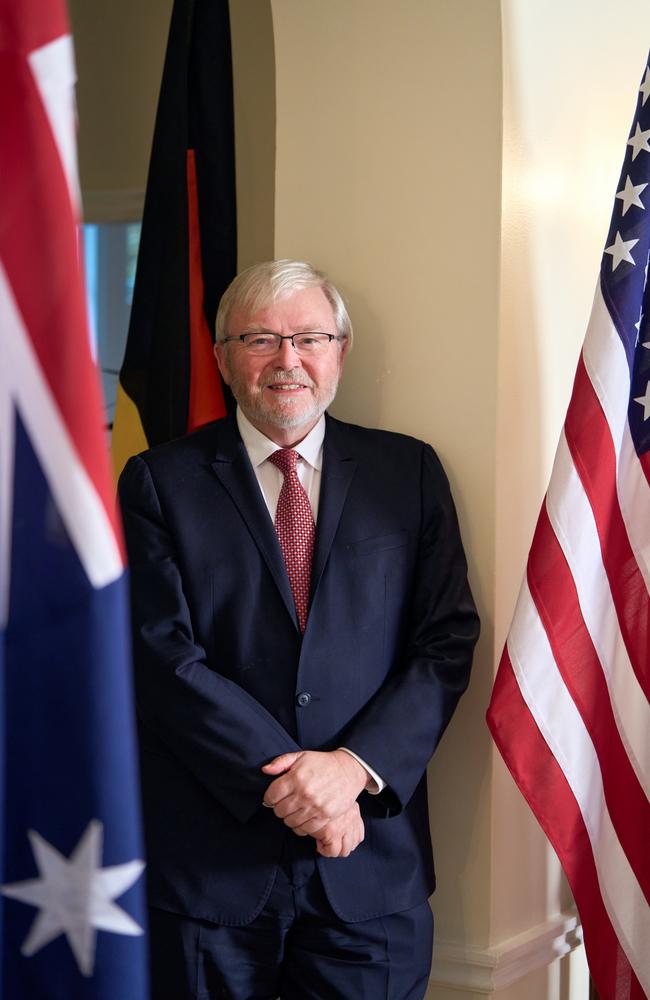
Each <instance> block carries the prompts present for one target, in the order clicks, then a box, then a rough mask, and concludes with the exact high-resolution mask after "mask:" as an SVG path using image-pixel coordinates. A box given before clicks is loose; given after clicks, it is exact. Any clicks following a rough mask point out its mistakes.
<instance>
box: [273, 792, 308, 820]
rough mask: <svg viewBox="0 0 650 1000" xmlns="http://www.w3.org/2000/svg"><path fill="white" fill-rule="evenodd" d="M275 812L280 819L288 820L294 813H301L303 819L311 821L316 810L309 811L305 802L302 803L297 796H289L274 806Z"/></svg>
mask: <svg viewBox="0 0 650 1000" xmlns="http://www.w3.org/2000/svg"><path fill="white" fill-rule="evenodd" d="M273 811H274V813H275V815H276V816H277V817H278V819H286V817H287V816H291V815H293V813H300V814H301V816H302V817H303V819H309V817H310V816H312V815H313V814H314V810H313V809H308V808H307V807H306V806H305V804H304V802H300V801H299V800H298V799H297V798H296V796H295V795H287V796H285V798H283V799H280V800H279V801H277V802H276V803H275V805H274V806H273Z"/></svg>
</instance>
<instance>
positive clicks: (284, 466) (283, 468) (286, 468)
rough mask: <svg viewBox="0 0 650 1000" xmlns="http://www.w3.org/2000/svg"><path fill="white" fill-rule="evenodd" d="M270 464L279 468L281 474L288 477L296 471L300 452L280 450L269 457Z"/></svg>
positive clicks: (291, 449) (286, 449)
mask: <svg viewBox="0 0 650 1000" xmlns="http://www.w3.org/2000/svg"><path fill="white" fill-rule="evenodd" d="M269 462H272V463H273V465H275V466H277V468H278V469H279V470H280V472H281V473H282V474H283V475H284V476H286V475H287V474H288V473H291V472H295V471H296V465H297V464H298V452H297V451H294V450H293V448H280V449H278V451H274V452H273V454H272V455H269Z"/></svg>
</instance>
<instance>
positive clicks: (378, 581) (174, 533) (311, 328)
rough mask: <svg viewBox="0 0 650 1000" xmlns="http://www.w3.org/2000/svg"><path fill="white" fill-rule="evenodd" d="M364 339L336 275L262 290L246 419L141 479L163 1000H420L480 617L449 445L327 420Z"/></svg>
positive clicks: (146, 748) (136, 504)
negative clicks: (438, 789) (440, 762)
mask: <svg viewBox="0 0 650 1000" xmlns="http://www.w3.org/2000/svg"><path fill="white" fill-rule="evenodd" d="M351 336H352V330H351V325H350V320H349V317H348V314H347V311H346V308H345V305H344V303H343V301H342V299H341V296H340V295H339V293H338V292H337V290H336V289H335V288H334V286H333V285H332V284H331V282H330V281H329V280H328V279H327V278H326V276H325V275H324V274H322V273H321V272H319V271H316V270H315V269H314V268H313V267H312V266H311V265H309V264H305V263H301V262H296V261H274V262H270V263H265V264H259V265H256V266H255V267H253V268H250V269H249V270H248V271H245V272H243V273H242V274H241V275H239V277H237V278H236V279H235V281H234V282H233V283H232V285H231V286H230V287H229V289H228V290H227V291H226V293H225V295H224V296H223V299H222V301H221V304H220V307H219V313H218V316H217V343H216V346H215V354H216V358H217V363H218V365H219V369H220V371H221V374H222V376H223V378H224V380H225V382H226V383H227V384H228V385H229V386H230V387H231V389H232V391H233V394H234V396H235V399H236V400H237V404H238V405H237V412H236V414H235V415H233V416H232V417H228V418H226V419H225V420H221V421H217V422H216V423H214V424H211V425H209V426H207V427H204V428H202V429H201V430H199V431H197V432H196V433H194V434H192V435H190V436H188V437H186V438H184V439H182V440H179V441H175V442H172V443H170V444H167V445H163V446H161V447H159V448H156V449H153V450H152V451H149V452H146V453H145V454H143V455H141V456H139V457H137V458H134V459H132V460H131V461H130V462H129V463H128V465H127V467H126V469H125V471H124V473H123V476H122V479H121V482H120V497H121V502H122V510H123V515H124V524H125V531H126V539H127V546H128V552H129V559H130V565H131V576H132V603H133V627H134V656H135V672H136V688H137V704H138V716H139V728H140V737H141V760H142V789H143V801H144V814H145V829H146V838H147V853H148V864H149V902H150V907H151V908H150V934H151V953H152V978H153V984H154V985H153V995H154V998H155V1000H185V998H190V997H192V998H202V1000H208V998H217V997H229V998H233V1000H252V998H260V1000H261V998H269V1000H272V998H275V997H281V998H283V1000H309V998H320V1000H335V998H341V1000H362V998H363V1000H379V998H383V997H385V998H391V1000H407V998H409V1000H415V998H420V997H422V996H423V995H424V992H425V990H426V983H427V978H428V971H429V966H430V960H431V942H432V921H431V913H430V910H429V906H428V902H427V900H428V897H429V895H430V894H431V892H432V891H433V889H434V872H433V862H432V856H431V844H430V837H429V823H428V811H427V791H426V778H425V770H426V766H427V762H428V761H429V759H430V757H431V755H432V753H433V751H434V749H435V747H436V745H437V743H438V741H439V739H440V737H441V735H442V733H443V731H444V729H445V726H446V725H447V723H448V722H449V719H450V717H451V714H452V712H453V711H454V708H455V706H456V703H457V701H458V698H459V697H460V695H461V694H462V692H463V690H464V689H465V687H466V685H467V681H468V677H469V669H470V663H471V657H472V650H473V647H474V643H475V641H476V638H477V635H478V619H477V616H476V612H475V609H474V605H473V602H472V598H471V594H470V591H469V587H468V584H467V575H466V573H467V569H466V563H465V557H464V555H463V549H462V545H461V541H460V537H459V533H458V525H457V521H456V515H455V512H454V507H453V503H452V500H451V496H450V493H449V488H448V484H447V480H446V478H445V475H444V472H443V471H442V468H441V466H440V463H439V462H438V460H437V458H436V456H435V455H434V453H433V451H432V450H431V448H430V447H429V446H428V445H426V444H423V443H422V442H420V441H416V440H414V439H412V438H409V437H405V436H403V435H400V434H391V433H387V432H384V431H378V430H368V429H366V428H363V427H357V426H353V425H350V424H345V423H341V422H340V421H338V420H334V419H333V418H331V417H329V416H328V415H326V412H325V411H326V409H327V407H328V406H329V404H330V403H331V402H332V400H333V398H334V395H335V393H336V389H337V385H338V382H339V379H340V377H341V373H342V371H343V366H344V362H345V358H346V354H347V351H348V350H349V347H350V342H351Z"/></svg>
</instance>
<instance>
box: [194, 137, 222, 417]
mask: <svg viewBox="0 0 650 1000" xmlns="http://www.w3.org/2000/svg"><path fill="white" fill-rule="evenodd" d="M187 208H188V232H189V240H188V245H189V285H190V399H189V406H188V413H187V429H188V431H193V430H195V429H196V428H197V427H202V426H203V424H207V423H209V422H210V421H211V420H217V419H218V418H219V417H225V415H226V404H225V401H224V398H223V388H222V385H221V379H220V377H219V372H218V370H217V363H216V361H215V357H214V353H213V350H212V336H211V334H210V330H209V329H208V324H207V321H206V318H205V312H204V311H203V290H204V286H203V263H202V260H201V226H200V220H199V198H198V188H197V182H196V159H195V157H194V150H193V149H188V151H187Z"/></svg>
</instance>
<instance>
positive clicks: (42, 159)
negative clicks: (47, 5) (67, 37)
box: [0, 52, 121, 538]
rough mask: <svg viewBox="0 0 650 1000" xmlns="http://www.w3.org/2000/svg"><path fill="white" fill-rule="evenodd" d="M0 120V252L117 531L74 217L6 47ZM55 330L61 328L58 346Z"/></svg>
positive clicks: (38, 111) (37, 114)
mask: <svg viewBox="0 0 650 1000" xmlns="http://www.w3.org/2000/svg"><path fill="white" fill-rule="evenodd" d="M0 118H1V119H2V123H3V140H2V142H1V143H0V176H1V177H2V186H3V188H2V189H3V215H2V223H1V225H0V257H1V258H2V262H3V265H4V267H5V270H6V272H7V275H8V278H9V282H10V284H11V287H12V291H13V294H14V297H15V299H16V301H17V304H18V307H19V309H20V312H21V314H22V317H23V320H24V322H25V326H26V328H27V331H28V334H29V337H30V339H31V342H32V345H33V348H34V351H35V353H36V355H37V357H38V359H39V362H40V366H41V369H42V371H43V374H44V377H45V379H46V381H47V383H48V385H49V387H50V390H51V392H52V394H53V396H54V399H55V400H56V403H57V406H58V408H59V410H60V412H61V416H62V418H63V420H64V422H65V424H66V426H67V429H68V433H69V435H70V438H71V439H72V441H73V443H74V446H75V448H76V450H77V453H78V455H79V457H80V459H81V461H82V463H83V465H84V466H85V468H86V470H87V472H88V475H89V476H90V478H91V480H92V482H93V483H94V485H95V488H96V489H97V492H98V495H99V496H100V498H101V500H102V503H103V505H104V508H105V510H106V514H107V516H108V518H109V520H110V521H111V522H112V524H113V529H114V531H115V533H116V535H117V537H118V538H120V537H121V535H120V532H119V531H118V528H117V521H116V511H115V503H114V498H113V488H112V484H111V481H110V474H109V469H108V464H107V460H106V441H105V440H104V438H103V435H102V431H101V428H102V423H103V416H102V403H101V398H100V393H99V386H98V380H97V372H96V368H95V364H94V361H93V359H92V355H91V353H90V343H89V338H88V327H87V318H86V303H85V299H84V294H83V284H82V277H81V273H80V270H79V262H78V248H77V232H76V220H75V218H74V213H73V207H72V203H71V201H70V194H69V190H68V185H67V181H66V178H65V175H64V172H63V167H62V164H61V160H60V157H59V152H58V148H57V146H56V142H55V139H54V136H53V134H52V130H51V127H50V123H49V120H48V118H47V115H46V112H45V110H44V108H43V104H42V101H41V97H40V94H39V92H38V89H37V87H36V84H35V82H34V79H33V76H32V73H31V71H30V69H29V67H28V65H27V63H26V61H25V59H24V58H22V57H16V56H15V54H13V53H10V52H2V53H1V54H0ZM35 276H39V277H38V281H37V283H35ZM55 331H65V333H66V339H65V342H64V344H63V345H62V342H61V339H60V337H58V336H55V335H54V332H55ZM93 416H95V417H96V419H93Z"/></svg>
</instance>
